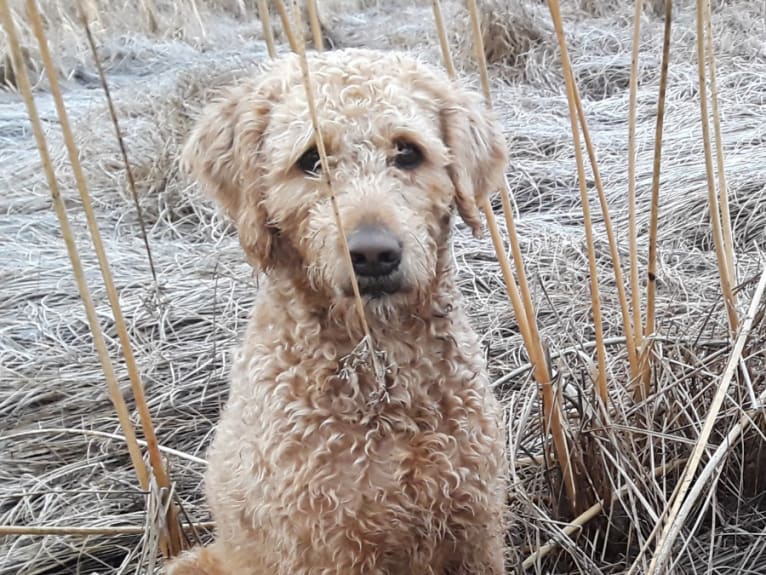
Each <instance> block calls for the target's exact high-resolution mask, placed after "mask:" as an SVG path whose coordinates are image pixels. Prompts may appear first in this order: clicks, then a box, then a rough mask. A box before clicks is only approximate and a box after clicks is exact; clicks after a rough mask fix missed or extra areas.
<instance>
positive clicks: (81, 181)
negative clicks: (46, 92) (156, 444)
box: [27, 0, 159, 392]
mask: <svg viewBox="0 0 766 575" xmlns="http://www.w3.org/2000/svg"><path fill="white" fill-rule="evenodd" d="M27 3H28V4H29V3H33V0H27ZM77 4H78V7H79V10H78V12H79V16H80V24H81V25H82V27H83V30H84V31H85V36H86V38H87V40H88V47H89V48H90V52H91V55H92V56H93V63H94V64H95V66H96V70H97V71H98V78H99V81H100V82H101V88H102V89H103V90H104V96H105V98H106V103H107V108H108V109H109V117H110V119H111V121H112V126H114V135H115V137H116V138H117V144H118V146H119V148H120V156H121V158H122V163H123V164H124V165H125V177H126V178H127V182H128V189H129V190H130V195H131V198H132V199H133V206H134V207H135V208H136V216H137V219H138V224H139V229H140V230H141V239H142V240H143V242H144V248H145V249H146V257H147V260H148V261H149V269H150V270H151V272H152V279H153V280H154V285H155V287H157V289H159V282H158V280H157V270H156V268H155V267H154V258H152V249H151V246H150V245H149V236H148V234H147V233H146V223H145V221H144V215H143V210H142V209H141V202H140V201H139V200H138V191H136V181H135V179H134V178H133V170H132V168H131V166H130V161H129V160H128V152H127V150H126V149H125V141H124V140H123V137H122V130H120V122H119V120H118V119H117V111H116V110H115V108H114V102H113V101H112V94H111V92H110V90H109V84H108V83H107V81H106V75H105V74H104V67H103V66H102V65H101V59H100V58H99V57H98V49H97V48H96V42H95V40H94V39H93V34H92V33H91V30H90V23H89V22H88V14H87V11H86V10H85V7H84V6H83V4H82V0H78V3H77ZM38 20H39V16H38ZM51 70H53V68H51ZM51 82H53V80H52V81H51ZM56 84H58V80H56ZM62 110H63V105H62ZM64 113H66V112H64ZM66 123H67V126H68V121H67V122H66ZM67 131H68V132H69V133H70V134H71V130H70V129H68V128H67ZM72 145H74V142H72ZM69 152H70V160H71V158H72V156H73V148H70V149H69ZM75 152H76V150H75ZM74 156H75V157H76V156H77V155H76V154H74ZM75 166H77V167H76V168H75ZM72 169H73V170H75V176H77V181H78V189H79V191H80V195H81V196H88V191H87V188H86V186H85V176H84V175H83V173H82V168H81V167H80V162H79V161H72ZM87 204H88V206H90V200H89V199H88V200H87ZM90 211H91V212H92V209H91V210H90ZM89 223H90V220H89ZM93 224H94V225H95V219H94V220H93ZM94 241H95V240H94ZM99 243H100V238H99ZM110 301H111V300H110ZM123 324H124V322H123ZM122 343H123V345H125V342H122ZM131 355H132V354H131ZM131 381H132V379H131ZM134 392H135V390H134Z"/></svg>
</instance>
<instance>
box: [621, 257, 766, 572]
mask: <svg viewBox="0 0 766 575" xmlns="http://www.w3.org/2000/svg"><path fill="white" fill-rule="evenodd" d="M765 290H766V267H764V268H763V272H762V273H761V278H760V280H759V281H758V286H757V287H756V288H755V293H754V294H753V299H752V301H751V302H750V309H749V310H748V312H747V315H746V316H745V319H744V321H743V322H742V326H741V329H740V332H739V335H738V336H737V340H736V342H735V344H734V348H733V349H732V352H731V355H730V356H729V361H728V363H727V364H726V369H725V370H724V372H723V376H722V377H721V381H720V383H719V384H718V388H717V389H716V393H715V396H714V397H713V401H712V402H711V404H710V409H709V411H708V414H707V417H706V418H705V424H704V425H703V426H702V430H701V431H700V434H699V437H698V438H697V442H696V444H695V446H694V451H693V452H692V454H691V456H690V457H689V462H688V463H687V466H686V469H685V470H684V474H683V476H682V478H681V481H680V482H679V484H678V488H677V489H676V491H675V492H674V494H673V504H672V507H671V508H670V511H669V513H667V516H666V518H665V520H664V527H663V530H662V534H661V536H660V539H659V541H658V543H657V546H656V548H655V551H654V555H653V557H652V560H651V562H650V563H649V569H648V571H647V572H646V575H653V574H654V573H655V572H657V571H661V570H662V568H663V567H664V565H665V563H666V562H667V559H668V555H669V554H670V552H671V550H672V547H673V543H674V542H675V540H676V537H677V536H678V533H679V532H680V530H681V527H683V523H684V521H685V520H686V517H687V516H688V514H689V512H690V511H691V506H692V505H693V504H694V502H695V501H696V499H695V498H692V496H691V494H690V496H689V498H687V499H686V505H685V507H684V510H685V512H686V514H685V515H683V514H682V513H681V510H682V504H683V503H684V499H685V498H686V495H687V492H688V491H689V487H690V486H691V484H692V481H693V480H694V475H695V474H696V472H697V468H698V467H699V464H700V461H701V460H702V456H703V454H704V452H705V451H706V449H707V447H708V441H709V440H710V434H711V433H712V431H713V426H714V425H715V422H716V419H717V418H718V413H719V412H720V410H721V406H722V405H723V402H724V400H725V399H726V395H727V392H728V390H729V385H730V383H731V380H732V378H733V377H734V373H735V372H736V371H737V368H738V366H739V362H740V359H742V351H743V349H744V347H745V343H746V342H747V338H748V336H749V335H750V330H751V329H752V326H753V321H754V319H755V318H756V316H757V314H758V308H759V306H760V304H761V299H762V298H763V294H764V291H765ZM764 394H766V392H764ZM764 397H766V395H764ZM729 445H730V444H729V442H724V443H723V446H725V449H724V453H725V452H726V450H727V449H728V447H729ZM720 457H723V454H721V455H719V458H720ZM710 461H711V462H712V461H713V460H712V459H711V460H710ZM718 461H720V459H719V460H718ZM709 465H710V464H709ZM714 469H715V464H713V465H712V467H710V469H709V471H708V472H707V473H710V474H712V471H713V470H714ZM708 478H709V475H705V474H702V475H700V477H698V478H697V483H696V485H695V490H694V491H693V493H694V494H695V496H699V494H700V493H701V490H702V487H703V486H704V483H705V481H706V480H707V479H708ZM639 558H640V556H639ZM637 562H638V559H636V563H637ZM636 563H634V567H635V565H636ZM631 570H632V568H631Z"/></svg>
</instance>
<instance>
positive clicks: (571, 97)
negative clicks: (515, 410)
mask: <svg viewBox="0 0 766 575" xmlns="http://www.w3.org/2000/svg"><path fill="white" fill-rule="evenodd" d="M548 8H549V9H550V12H551V18H552V20H553V25H554V27H555V29H556V37H557V38H558V42H559V48H560V50H561V65H562V67H563V68H564V82H565V83H566V91H567V104H568V106H569V121H570V124H571V128H572V139H573V143H574V151H575V161H576V163H577V179H578V183H579V187H580V202H581V204H582V213H583V219H584V227H585V241H586V244H587V248H588V268H589V271H590V295H591V312H592V314H593V328H594V331H595V336H596V355H597V359H598V378H597V381H596V391H597V392H598V395H599V397H600V399H601V402H602V403H603V405H604V406H606V405H607V403H608V402H609V390H608V389H607V385H606V347H605V346H604V325H603V321H602V317H601V301H600V297H599V286H598V268H597V266H596V251H595V240H594V237H593V222H592V219H591V215H590V199H589V198H588V188H587V183H586V181H585V163H584V161H583V157H582V148H581V147H580V131H579V128H578V116H577V101H578V100H579V96H578V92H577V88H576V87H575V78H574V73H573V72H572V66H571V64H570V62H569V50H568V49H567V44H566V37H565V36H564V25H563V22H562V20H561V10H560V8H559V3H558V0H548ZM605 212H606V210H605Z"/></svg>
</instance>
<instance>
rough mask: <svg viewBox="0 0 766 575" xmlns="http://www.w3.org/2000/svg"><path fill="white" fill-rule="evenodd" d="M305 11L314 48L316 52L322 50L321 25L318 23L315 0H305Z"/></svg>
mask: <svg viewBox="0 0 766 575" xmlns="http://www.w3.org/2000/svg"><path fill="white" fill-rule="evenodd" d="M306 11H307V12H308V16H309V24H310V25H311V35H312V36H313V38H314V49H315V50H316V51H317V52H322V51H324V41H323V40H322V25H321V24H320V23H319V14H318V13H317V0H306Z"/></svg>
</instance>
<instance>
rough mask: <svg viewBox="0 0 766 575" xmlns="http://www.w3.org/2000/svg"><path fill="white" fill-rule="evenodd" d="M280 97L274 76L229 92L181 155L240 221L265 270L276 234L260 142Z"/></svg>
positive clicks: (254, 259) (185, 166)
mask: <svg viewBox="0 0 766 575" xmlns="http://www.w3.org/2000/svg"><path fill="white" fill-rule="evenodd" d="M276 97H277V85H276V83H275V81H274V78H273V77H272V76H271V75H267V77H265V78H264V79H263V80H261V81H259V82H246V83H244V84H242V85H240V86H237V87H235V88H231V89H229V91H228V92H226V93H225V94H224V95H223V97H221V98H220V99H218V100H217V101H215V102H213V103H211V104H209V105H208V106H207V108H206V109H205V110H204V112H203V114H202V116H201V117H200V119H199V120H198V121H197V124H196V125H195V126H194V128H193V129H192V131H191V134H190V135H189V137H188V139H187V142H186V145H185V146H184V149H183V152H182V156H181V169H182V170H183V171H185V172H187V173H191V174H192V175H194V177H196V178H197V179H198V180H199V181H200V182H201V183H202V186H203V188H204V189H205V191H206V192H207V193H208V194H209V195H210V196H211V197H212V198H213V199H214V200H216V202H218V204H219V205H220V206H221V207H222V208H223V210H224V212H225V213H226V215H228V216H229V217H230V218H231V219H232V220H233V221H234V222H235V224H236V226H237V230H238V232H239V239H240V243H241V244H242V247H243V249H244V250H245V253H246V254H247V256H248V258H249V259H250V260H251V263H252V264H253V265H255V266H257V267H259V268H261V269H266V268H269V267H271V265H272V263H273V262H272V261H271V260H272V258H271V252H272V248H273V237H272V236H273V230H271V229H270V228H269V226H268V217H267V214H266V211H265V209H264V207H263V205H262V200H263V195H264V190H261V189H259V187H260V180H261V178H260V171H261V170H260V168H259V156H260V149H261V146H260V143H261V139H262V137H263V133H264V130H265V129H266V127H267V125H268V121H269V113H270V111H271V107H272V104H273V102H274V100H275V98H276Z"/></svg>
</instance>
